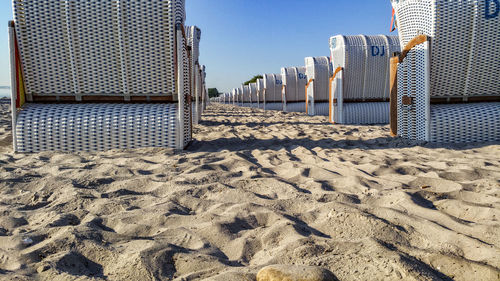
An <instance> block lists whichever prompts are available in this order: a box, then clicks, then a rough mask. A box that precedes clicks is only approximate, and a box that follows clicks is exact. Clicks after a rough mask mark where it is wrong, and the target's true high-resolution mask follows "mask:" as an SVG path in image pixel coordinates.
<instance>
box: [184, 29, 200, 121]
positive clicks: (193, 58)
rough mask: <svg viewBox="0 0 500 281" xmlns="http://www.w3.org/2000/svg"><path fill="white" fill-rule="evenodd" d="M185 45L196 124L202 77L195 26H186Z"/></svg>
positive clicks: (198, 113)
mask: <svg viewBox="0 0 500 281" xmlns="http://www.w3.org/2000/svg"><path fill="white" fill-rule="evenodd" d="M185 30H186V38H187V45H188V47H189V50H190V52H189V54H190V56H189V69H190V77H191V91H190V92H191V100H192V103H191V104H192V109H191V111H192V113H193V123H194V124H198V122H199V121H200V118H201V114H202V107H203V104H202V94H203V89H202V85H201V84H202V78H201V75H202V74H201V72H202V69H201V66H200V62H199V57H200V39H201V30H200V29H199V28H198V27H196V26H186V28H185Z"/></svg>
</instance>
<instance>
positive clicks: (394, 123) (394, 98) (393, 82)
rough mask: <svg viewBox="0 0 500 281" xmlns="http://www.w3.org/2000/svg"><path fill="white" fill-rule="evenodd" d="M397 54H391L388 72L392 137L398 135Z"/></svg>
mask: <svg viewBox="0 0 500 281" xmlns="http://www.w3.org/2000/svg"><path fill="white" fill-rule="evenodd" d="M399 55H400V53H399V52H396V53H394V54H393V56H392V58H391V70H390V88H391V97H390V108H391V111H390V127H391V135H392V136H393V137H395V136H397V135H398V64H399Z"/></svg>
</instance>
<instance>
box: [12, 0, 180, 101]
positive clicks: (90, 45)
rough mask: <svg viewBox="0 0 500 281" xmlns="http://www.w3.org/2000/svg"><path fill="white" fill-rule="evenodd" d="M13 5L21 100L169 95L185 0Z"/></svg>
mask: <svg viewBox="0 0 500 281" xmlns="http://www.w3.org/2000/svg"><path fill="white" fill-rule="evenodd" d="M13 7H14V16H15V21H16V34H17V39H18V42H19V49H20V53H21V60H22V65H23V72H24V75H25V77H24V78H25V82H26V92H27V95H28V97H29V96H31V95H34V94H36V95H74V96H81V95H132V94H133V95H151V96H160V95H172V94H173V93H175V89H176V87H175V72H174V71H175V67H174V66H175V62H174V57H175V56H174V52H175V50H174V40H175V36H174V34H175V24H176V23H181V24H182V23H183V21H184V20H183V19H184V18H185V12H184V0H175V1H163V0H150V1H146V2H143V1H141V2H139V1H135V0H109V1H94V0H80V1H52V0H36V1H35V0H13ZM176 17H177V20H176ZM159 42H161V44H159Z"/></svg>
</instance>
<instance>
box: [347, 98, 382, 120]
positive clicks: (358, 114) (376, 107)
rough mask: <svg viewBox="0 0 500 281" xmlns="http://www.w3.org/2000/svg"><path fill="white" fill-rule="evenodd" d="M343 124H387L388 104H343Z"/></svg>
mask: <svg viewBox="0 0 500 281" xmlns="http://www.w3.org/2000/svg"><path fill="white" fill-rule="evenodd" d="M343 114H344V124H388V123H389V114H390V107H389V103H388V102H359V103H344V106H343Z"/></svg>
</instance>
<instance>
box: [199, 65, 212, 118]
mask: <svg viewBox="0 0 500 281" xmlns="http://www.w3.org/2000/svg"><path fill="white" fill-rule="evenodd" d="M206 69H207V67H206V66H205V65H202V66H201V70H200V78H201V83H200V87H201V91H202V106H201V113H202V114H203V112H204V111H205V109H207V106H208V104H209V101H210V98H209V96H208V89H207V83H206V81H207V71H206Z"/></svg>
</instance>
